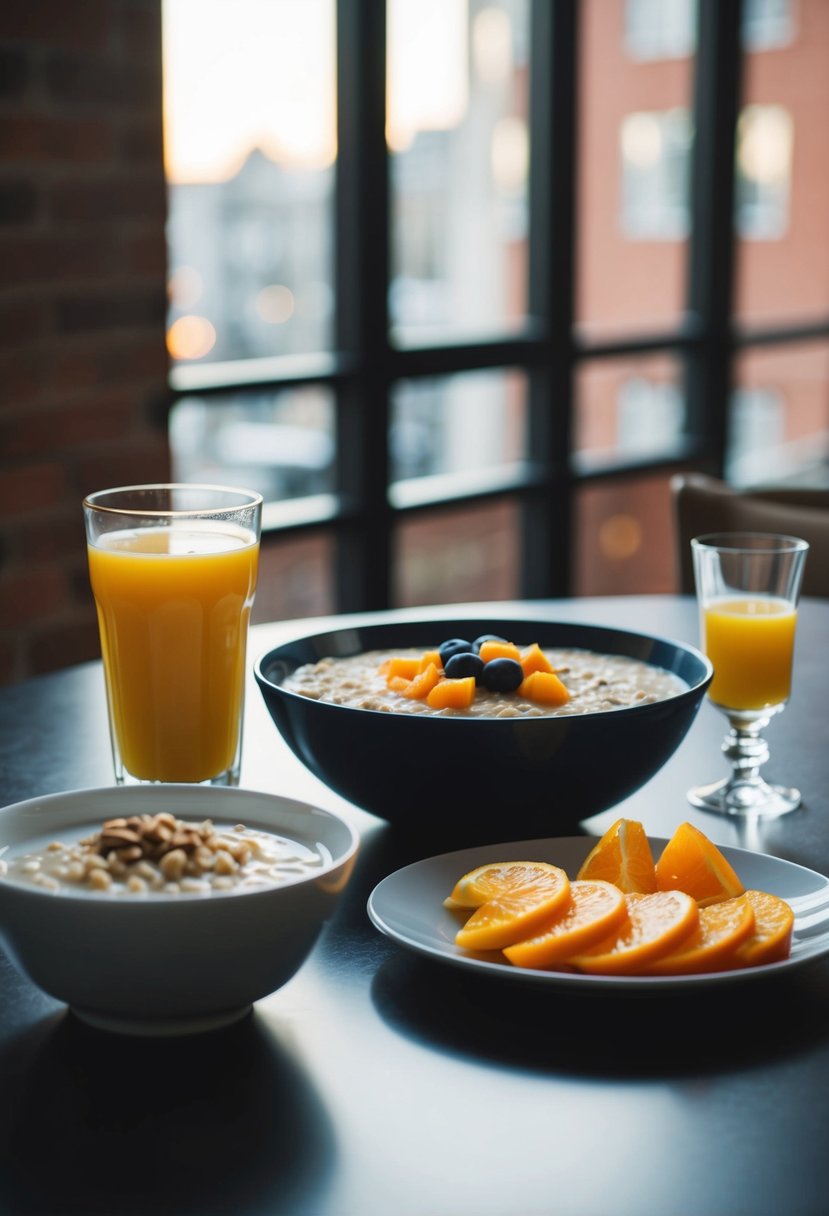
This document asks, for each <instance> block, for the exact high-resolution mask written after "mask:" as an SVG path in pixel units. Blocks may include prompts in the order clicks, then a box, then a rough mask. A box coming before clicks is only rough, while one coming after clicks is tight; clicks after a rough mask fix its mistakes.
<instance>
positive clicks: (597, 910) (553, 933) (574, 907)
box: [504, 881, 627, 967]
mask: <svg viewBox="0 0 829 1216" xmlns="http://www.w3.org/2000/svg"><path fill="white" fill-rule="evenodd" d="M626 916H627V905H626V904H625V897H624V894H623V893H622V892H621V891H620V890H619V888H618V887H614V886H613V884H612V883H609V882H600V881H599V882H579V881H576V882H572V883H571V884H570V903H569V904H568V905H567V907H566V908H565V909H564V911H563V912H562V913H560V914H559V915H558V916H557V917H556V918H555V920H554V921H553V922H552V924H550V925H548V926H546V927H545V928H544V929H542V931H541V932H540V933H538V934H537V935H536V936H535V937H531V938H529V939H527V940H526V941H520V942H516V944H515V945H514V946H507V948H506V949H505V950H504V954H505V955H506V956H507V958H508V959H509V961H510V962H511V963H513V964H514V965H515V966H516V967H554V966H555V965H556V964H560V963H566V962H567V960H568V959H569V958H570V956H571V955H572V954H577V953H579V952H580V951H582V950H589V949H590V947H591V946H593V945H595V944H596V943H597V942H600V941H603V940H604V938H606V937H607V936H608V935H609V934H610V933H611V932H613V931H614V930H616V929H618V928H619V927H620V926H621V924H622V921H623V920H624V919H625V918H626Z"/></svg>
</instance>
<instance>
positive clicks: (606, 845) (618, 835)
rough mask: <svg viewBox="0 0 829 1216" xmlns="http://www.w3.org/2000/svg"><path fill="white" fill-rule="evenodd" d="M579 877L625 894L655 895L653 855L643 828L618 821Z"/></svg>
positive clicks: (584, 864)
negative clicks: (611, 887) (595, 880)
mask: <svg viewBox="0 0 829 1216" xmlns="http://www.w3.org/2000/svg"><path fill="white" fill-rule="evenodd" d="M576 877H577V878H592V879H601V880H602V881H604V882H612V883H613V884H614V886H617V887H618V888H619V889H620V890H621V891H625V892H628V891H638V892H640V893H645V894H648V893H650V892H652V891H655V890H656V874H655V871H654V864H653V854H652V853H651V846H650V842H649V841H648V838H647V836H646V835H645V829H644V827H643V826H642V824H641V823H639V821H638V820H636V819H617V820H616V822H615V823H614V824H613V825H612V826H611V827H609V828H608V829H607V831H606V832H605V834H604V836H602V838H601V839H600V840H599V841H598V843H597V844H595V845H594V846H593V848H592V849H591V850H590V852H589V853H588V854H587V857H586V858H585V859H584V861H583V862H582V866H581V869H580V870H579V872H578V874H577V875H576Z"/></svg>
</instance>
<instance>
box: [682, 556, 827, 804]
mask: <svg viewBox="0 0 829 1216" xmlns="http://www.w3.org/2000/svg"><path fill="white" fill-rule="evenodd" d="M691 549H692V552H693V558H694V576H695V579H696V590H697V602H698V604H699V610H700V632H701V635H702V645H703V649H704V650H705V653H706V654H707V655H708V657H709V659H710V660H711V662H712V663H713V665H714V678H713V680H712V681H711V684H710V686H709V688H708V697H709V699H710V700H711V701H712V702H713V704H714V705H715V706H716V707H717V709H719V710H721V711H722V712H723V713H724V714H725V716H726V717H727V719H728V722H729V725H730V730H729V731H728V733H727V735H726V737H725V741H724V743H723V747H722V750H723V753H724V754H725V756H726V757H727V758H728V760H729V761H730V762H731V766H732V771H731V775H730V776H729V777H728V778H726V779H725V780H723V781H719V782H717V783H715V784H713V785H706V786H700V787H699V788H697V789H693V790H691V791H690V792H689V794H688V798H689V800H690V802H691V803H692V804H693V805H694V806H696V807H699V808H700V809H701V810H705V811H715V812H717V813H719V814H722V815H752V816H758V815H765V816H777V815H785V814H786V813H787V812H788V811H793V810H795V808H796V807H798V806H799V805H800V791H799V790H797V789H791V788H788V787H786V786H781V785H769V784H768V782H766V781H765V780H764V779H763V778H762V777H761V776H760V768H761V766H762V765H763V764H765V762H766V761H767V760H768V758H769V748H768V744H767V743H766V741H765V739H764V738H763V734H762V732H763V730H764V729H765V727H766V726H767V725H768V722H769V719H770V718H771V717H772V716H773V715H774V714H779V713H780V712H781V711H782V710H783V709H784V708H785V706H786V703H787V702H788V699H789V694H790V692H791V681H792V657H793V654H794V641H795V630H796V626H797V602H798V597H799V595H800V584H801V581H802V578H803V567H804V565H805V562H806V554H807V552H808V549H809V546H808V544H807V543H806V541H804V540H800V539H798V538H797V537H794V536H776V535H773V534H769V533H760V532H747V533H736V532H731V533H728V532H726V533H713V534H710V535H707V536H698V537H695V538H694V539H693V540H692V541H691Z"/></svg>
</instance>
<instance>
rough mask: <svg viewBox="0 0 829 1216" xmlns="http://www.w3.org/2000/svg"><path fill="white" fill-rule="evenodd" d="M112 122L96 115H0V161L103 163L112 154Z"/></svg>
mask: <svg viewBox="0 0 829 1216" xmlns="http://www.w3.org/2000/svg"><path fill="white" fill-rule="evenodd" d="M113 144H114V136H113V130H112V127H111V125H110V124H109V123H108V122H106V121H104V120H101V119H98V118H94V119H93V118H86V119H64V118H54V117H51V116H46V115H43V114H3V115H0V161H36V162H43V161H48V162H50V163H54V164H61V163H66V164H84V165H89V164H102V163H104V162H105V161H107V160H108V159H109V158H110V157H111V155H112V149H113Z"/></svg>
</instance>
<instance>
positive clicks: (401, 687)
mask: <svg viewBox="0 0 829 1216" xmlns="http://www.w3.org/2000/svg"><path fill="white" fill-rule="evenodd" d="M410 684H411V680H407V679H406V677H405V676H389V677H388V679H387V680H386V686H387V688H389V689H390V691H391V692H402V693H405V691H406V689H407V688H408V687H409V685H410Z"/></svg>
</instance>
